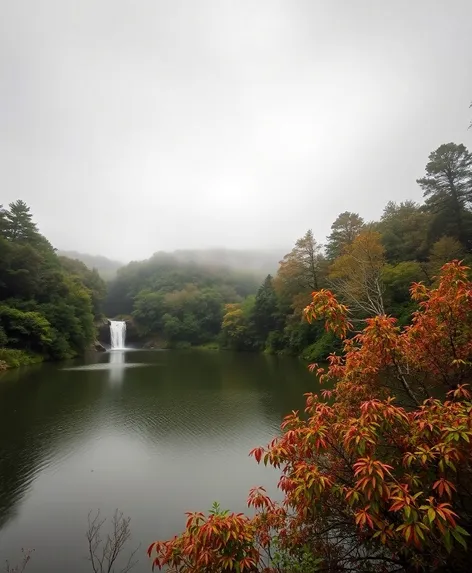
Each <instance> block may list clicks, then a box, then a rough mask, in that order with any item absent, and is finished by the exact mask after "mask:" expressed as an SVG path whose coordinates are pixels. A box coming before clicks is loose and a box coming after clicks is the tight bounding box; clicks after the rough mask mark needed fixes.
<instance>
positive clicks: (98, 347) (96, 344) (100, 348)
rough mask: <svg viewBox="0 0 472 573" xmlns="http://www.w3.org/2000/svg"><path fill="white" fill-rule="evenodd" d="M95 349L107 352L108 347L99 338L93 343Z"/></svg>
mask: <svg viewBox="0 0 472 573" xmlns="http://www.w3.org/2000/svg"><path fill="white" fill-rule="evenodd" d="M92 348H93V350H95V352H106V351H107V349H106V348H105V347H104V346H103V344H102V343H101V342H99V341H98V340H95V342H94V343H93V345H92Z"/></svg>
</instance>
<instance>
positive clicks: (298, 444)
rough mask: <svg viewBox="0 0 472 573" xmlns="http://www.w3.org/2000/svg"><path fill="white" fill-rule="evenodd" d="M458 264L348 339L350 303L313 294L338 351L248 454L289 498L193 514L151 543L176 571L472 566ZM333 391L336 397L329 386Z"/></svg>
mask: <svg viewBox="0 0 472 573" xmlns="http://www.w3.org/2000/svg"><path fill="white" fill-rule="evenodd" d="M468 271H469V270H468V269H467V268H466V267H464V266H462V265H461V264H460V263H459V262H457V261H454V262H452V263H449V264H447V265H445V266H444V267H443V268H442V270H441V275H440V277H439V279H438V283H437V285H436V286H435V287H434V288H427V287H426V286H424V285H423V284H414V285H413V286H412V287H411V296H412V298H413V299H414V300H415V301H416V302H417V304H418V310H417V312H416V313H415V314H414V316H413V320H412V322H411V324H410V325H409V326H407V327H404V328H399V327H398V326H397V325H396V321H395V319H393V318H390V317H387V316H382V315H379V316H375V317H373V318H370V319H368V320H367V321H366V323H365V327H364V328H363V330H362V331H360V332H357V333H354V332H353V327H352V325H351V324H350V322H349V311H348V309H347V308H346V307H345V306H344V305H342V304H340V303H339V302H338V301H337V300H336V298H335V296H334V295H333V294H332V293H331V292H329V291H325V290H322V291H318V292H315V293H313V298H312V302H311V304H310V305H309V306H308V307H307V308H306V309H305V316H306V318H307V320H309V321H310V320H315V319H316V320H318V319H320V318H323V319H324V320H325V321H326V328H327V329H328V330H330V331H332V332H334V333H336V334H337V335H338V336H339V337H341V338H342V340H343V346H344V350H343V353H342V355H339V356H331V357H330V361H329V366H328V368H327V369H322V368H318V367H317V366H316V365H312V367H311V368H312V370H313V371H314V372H315V373H316V374H317V376H318V377H319V379H320V381H321V382H322V383H324V384H326V386H327V389H326V390H324V391H323V392H322V393H321V395H320V396H319V395H316V394H307V395H306V409H305V413H299V412H292V413H291V414H290V415H288V416H287V417H286V418H285V420H284V422H283V424H282V426H281V434H280V435H279V436H278V437H276V438H274V440H273V441H272V442H271V443H270V444H269V445H268V446H267V447H265V448H264V447H258V448H255V449H254V450H252V452H251V455H252V456H254V458H255V459H256V461H257V462H258V463H264V464H266V465H271V466H273V467H275V468H278V469H279V470H280V471H281V478H280V482H279V487H280V489H281V490H282V492H283V496H284V497H283V501H282V502H281V503H276V502H274V501H273V500H271V499H270V498H269V497H268V496H267V494H266V492H265V490H264V489H263V488H255V489H253V490H252V491H251V492H250V494H249V499H248V505H249V506H250V507H252V508H254V510H255V512H254V514H253V515H251V516H245V515H243V514H234V513H229V512H222V511H220V510H219V509H218V508H216V509H214V510H212V512H210V514H209V515H204V514H202V513H189V514H188V521H187V525H186V529H185V531H184V532H183V533H182V534H181V535H179V536H176V537H174V538H173V539H170V540H168V541H158V542H155V543H153V544H152V545H151V546H150V547H149V555H150V557H151V558H152V560H153V566H154V567H158V568H164V569H167V570H168V571H173V572H188V573H190V572H194V573H197V572H201V573H203V572H208V573H217V572H218V573H219V572H226V571H238V572H239V571H240V572H244V571H248V572H255V571H262V572H267V573H270V572H280V573H281V572H310V571H326V572H347V571H351V572H396V571H449V572H453V571H454V572H462V571H464V572H465V571H470V570H471V568H470V563H469V560H468V557H467V541H468V538H469V535H470V533H471V530H472V467H471V462H472V456H471V453H472V445H471V437H472V393H471V390H470V388H469V382H470V377H471V362H470V360H471V355H472V283H471V282H470V280H469V278H468ZM328 386H329V387H330V388H331V389H328Z"/></svg>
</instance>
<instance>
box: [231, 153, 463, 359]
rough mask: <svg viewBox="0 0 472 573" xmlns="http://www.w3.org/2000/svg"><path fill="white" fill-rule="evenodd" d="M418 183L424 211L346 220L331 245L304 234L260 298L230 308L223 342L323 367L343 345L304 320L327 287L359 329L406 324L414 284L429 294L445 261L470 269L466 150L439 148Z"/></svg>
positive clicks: (337, 224)
mask: <svg viewBox="0 0 472 573" xmlns="http://www.w3.org/2000/svg"><path fill="white" fill-rule="evenodd" d="M417 183H418V184H419V185H420V187H421V189H422V190H423V193H424V198H425V201H424V203H423V204H418V203H415V202H413V201H404V202H400V203H396V202H393V201H390V202H388V203H387V205H386V206H385V208H384V210H383V213H382V216H381V218H380V220H379V221H372V222H366V221H365V220H364V219H363V218H362V217H361V215H360V214H359V213H353V212H348V211H345V212H343V213H341V214H340V215H339V216H338V217H337V218H336V220H335V221H334V222H333V224H332V225H331V233H330V235H329V236H328V238H327V241H326V244H325V245H322V244H320V243H318V241H317V240H316V238H315V236H314V234H313V232H312V230H309V231H307V232H306V233H305V235H304V236H303V237H301V238H300V239H298V241H297V242H296V244H295V246H294V247H293V249H292V250H291V251H290V253H288V254H287V255H286V256H285V257H284V258H283V260H282V261H281V262H280V265H279V269H278V271H277V273H276V274H275V276H274V277H272V276H270V275H269V276H267V278H266V279H265V281H264V282H263V284H262V285H261V286H260V288H259V290H258V291H257V294H256V295H255V296H250V297H248V298H246V299H245V300H244V301H242V302H239V303H233V304H228V305H227V306H226V309H225V314H224V317H223V322H222V330H221V338H220V339H221V343H222V344H223V345H224V346H225V347H228V348H233V349H238V350H252V349H257V350H265V351H267V352H281V353H289V354H295V355H300V356H303V357H305V358H307V359H309V360H320V359H323V358H325V357H326V356H327V355H328V354H329V353H330V352H331V351H333V350H336V349H337V348H339V341H338V340H337V339H336V337H334V336H333V334H332V333H330V332H326V330H325V329H324V327H323V325H322V323H321V322H316V321H315V322H313V323H311V324H309V323H307V322H306V321H303V320H302V310H303V309H304V308H305V307H306V306H307V304H309V302H310V300H311V293H312V292H313V291H317V290H319V289H322V288H330V289H331V290H332V291H333V292H335V293H336V295H337V296H338V297H339V299H340V300H341V301H343V302H344V303H346V304H348V305H349V307H350V309H351V314H352V317H353V319H354V320H362V319H363V318H365V317H368V316H373V315H381V314H389V315H392V316H395V317H397V318H398V319H399V322H400V324H402V325H404V324H407V323H408V322H409V321H410V319H411V316H412V312H413V311H414V310H415V309H416V308H417V304H416V303H415V302H414V301H412V300H411V299H410V296H409V289H410V286H411V284H412V283H414V282H418V281H423V282H425V284H428V285H431V284H433V283H434V280H435V277H436V275H437V274H438V272H439V269H440V268H441V266H442V265H443V264H444V263H446V262H447V261H449V260H452V259H463V260H465V261H466V262H470V261H471V260H472V259H471V247H472V210H471V206H472V155H471V154H470V152H469V151H468V150H467V149H466V147H465V146H464V145H457V144H454V143H449V144H444V145H441V146H440V147H439V148H438V149H436V150H435V151H434V152H432V153H431V154H430V156H429V160H428V162H427V164H426V168H425V174H424V176H423V177H421V178H419V179H418V180H417Z"/></svg>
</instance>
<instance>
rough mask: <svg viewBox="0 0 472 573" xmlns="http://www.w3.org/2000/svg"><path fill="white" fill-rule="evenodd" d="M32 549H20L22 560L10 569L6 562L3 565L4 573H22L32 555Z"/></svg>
mask: <svg viewBox="0 0 472 573" xmlns="http://www.w3.org/2000/svg"><path fill="white" fill-rule="evenodd" d="M33 551H34V549H21V554H22V559H21V562H20V563H19V565H15V566H14V567H10V563H9V561H6V565H5V572H6V573H23V571H24V570H25V569H26V566H27V565H28V563H29V561H30V559H31V555H32V554H33Z"/></svg>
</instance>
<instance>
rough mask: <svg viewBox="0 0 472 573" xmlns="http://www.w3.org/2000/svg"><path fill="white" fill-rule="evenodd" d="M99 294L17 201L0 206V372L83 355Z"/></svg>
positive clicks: (89, 274) (95, 280)
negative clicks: (13, 367)
mask: <svg viewBox="0 0 472 573" xmlns="http://www.w3.org/2000/svg"><path fill="white" fill-rule="evenodd" d="M105 292H106V287H105V283H104V282H103V280H102V279H101V278H100V277H99V276H98V273H97V272H96V271H93V270H90V269H88V268H87V267H86V266H85V265H84V264H83V263H81V262H80V261H77V260H72V259H68V258H66V257H59V256H58V255H57V254H56V252H55V249H54V248H53V247H52V245H51V244H50V243H49V242H48V240H47V239H46V238H45V237H44V236H43V235H41V233H40V232H39V231H38V229H37V226H36V224H35V223H34V221H33V218H32V215H31V213H30V210H29V208H28V206H27V205H26V204H25V203H24V202H23V201H16V202H14V203H11V204H10V205H9V207H8V208H7V209H5V208H3V207H0V368H4V367H5V366H18V365H21V364H27V363H31V362H38V361H41V360H43V359H52V360H60V359H64V358H68V357H71V356H75V355H77V354H81V353H83V352H84V351H85V350H86V349H87V348H88V347H89V346H90V345H91V344H92V343H93V341H94V339H95V324H94V321H95V320H96V319H98V318H99V317H100V315H101V310H100V307H101V301H102V299H103V297H104V295H105Z"/></svg>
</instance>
